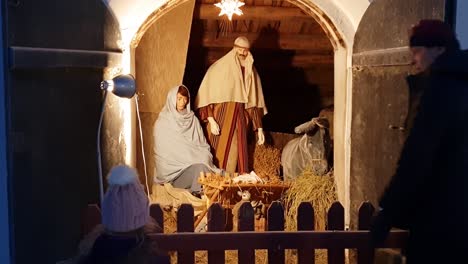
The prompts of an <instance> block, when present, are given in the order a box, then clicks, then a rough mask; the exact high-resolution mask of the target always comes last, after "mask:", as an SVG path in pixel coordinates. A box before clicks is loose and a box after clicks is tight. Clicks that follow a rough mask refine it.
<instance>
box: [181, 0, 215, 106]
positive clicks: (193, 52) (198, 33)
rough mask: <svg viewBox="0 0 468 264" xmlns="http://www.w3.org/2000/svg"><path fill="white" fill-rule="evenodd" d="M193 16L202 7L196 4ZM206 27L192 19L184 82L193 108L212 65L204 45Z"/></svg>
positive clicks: (197, 15) (198, 13) (196, 15)
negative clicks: (208, 60)
mask: <svg viewBox="0 0 468 264" xmlns="http://www.w3.org/2000/svg"><path fill="white" fill-rule="evenodd" d="M193 12H194V14H193V17H199V15H200V7H199V6H197V5H195V9H194V11H193ZM204 35H205V29H204V26H203V22H202V21H201V20H198V19H194V20H192V27H191V29H190V42H189V47H188V51H187V62H186V65H185V72H184V79H183V83H184V84H185V85H186V86H187V87H188V89H189V91H190V103H191V104H192V110H193V106H194V102H195V97H196V95H197V93H198V88H199V87H200V84H201V82H202V80H203V76H205V72H206V70H207V69H208V67H209V66H210V65H207V63H206V61H207V55H208V52H207V49H206V48H204V47H203V46H202V43H203V37H204Z"/></svg>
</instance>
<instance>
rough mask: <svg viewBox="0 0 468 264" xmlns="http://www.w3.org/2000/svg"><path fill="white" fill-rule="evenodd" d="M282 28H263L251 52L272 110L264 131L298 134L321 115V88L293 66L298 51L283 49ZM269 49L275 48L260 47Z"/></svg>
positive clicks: (267, 116)
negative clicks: (306, 124) (307, 122)
mask: <svg viewBox="0 0 468 264" xmlns="http://www.w3.org/2000/svg"><path fill="white" fill-rule="evenodd" d="M278 27H279V25H278V26H276V25H274V26H271V25H268V26H267V27H264V28H262V30H261V32H260V34H259V36H258V38H257V39H256V40H254V41H253V43H252V45H251V46H252V48H251V51H252V54H253V56H254V59H255V67H256V69H257V71H258V73H259V75H260V78H261V80H262V86H263V94H264V96H265V103H266V105H267V108H268V114H267V115H266V116H265V117H264V118H263V126H264V129H265V130H266V131H271V132H284V133H294V127H295V126H297V125H300V124H302V123H304V122H305V121H307V120H310V119H311V118H312V117H315V116H318V113H319V112H320V108H321V103H320V94H319V87H318V86H317V85H315V84H311V83H308V81H307V78H306V76H305V72H304V70H303V69H302V68H298V67H295V66H293V64H292V60H293V58H294V56H296V51H295V50H283V49H281V47H280V44H279V38H280V33H279V31H278ZM263 43H268V45H264V44H263ZM265 46H268V47H272V48H270V49H264V48H257V47H265Z"/></svg>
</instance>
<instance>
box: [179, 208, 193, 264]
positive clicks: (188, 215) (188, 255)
mask: <svg viewBox="0 0 468 264" xmlns="http://www.w3.org/2000/svg"><path fill="white" fill-rule="evenodd" d="M193 231H194V227H193V207H192V205H191V204H182V205H181V206H180V208H179V210H178V211H177V233H184V232H190V233H193ZM181 241H183V240H179V243H181ZM179 248H180V246H179ZM177 263H179V264H192V263H195V255H194V251H193V250H190V249H187V248H185V247H183V250H179V251H177Z"/></svg>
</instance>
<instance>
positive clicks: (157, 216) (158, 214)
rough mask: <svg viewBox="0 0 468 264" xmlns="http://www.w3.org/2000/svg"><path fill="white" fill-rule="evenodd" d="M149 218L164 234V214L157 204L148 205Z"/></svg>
mask: <svg viewBox="0 0 468 264" xmlns="http://www.w3.org/2000/svg"><path fill="white" fill-rule="evenodd" d="M150 216H151V217H152V218H153V219H154V220H155V221H156V223H157V224H158V225H159V227H161V230H162V232H164V212H163V210H162V209H161V206H160V205H159V204H151V205H150Z"/></svg>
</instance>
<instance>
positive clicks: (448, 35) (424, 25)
mask: <svg viewBox="0 0 468 264" xmlns="http://www.w3.org/2000/svg"><path fill="white" fill-rule="evenodd" d="M409 42H410V47H415V46H422V47H445V48H446V49H459V48H460V44H459V43H458V40H457V38H456V36H455V33H454V32H453V30H452V29H451V28H450V26H449V25H447V24H446V23H444V22H443V21H440V20H436V19H423V20H421V21H419V23H418V24H417V25H415V26H413V28H412V29H411V31H410V40H409Z"/></svg>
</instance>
